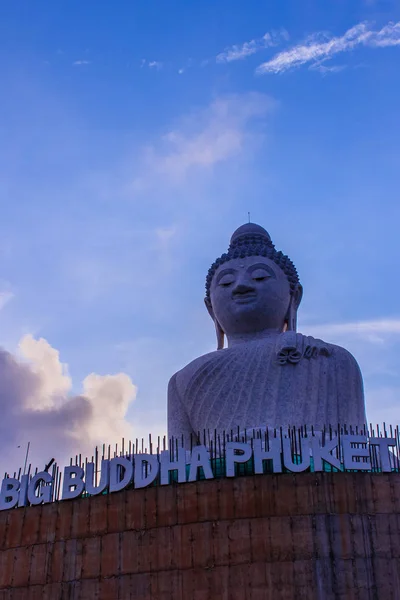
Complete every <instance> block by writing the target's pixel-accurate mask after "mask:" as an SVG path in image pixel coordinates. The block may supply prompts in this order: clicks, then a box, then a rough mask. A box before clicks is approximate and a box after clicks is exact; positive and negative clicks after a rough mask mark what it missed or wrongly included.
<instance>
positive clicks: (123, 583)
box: [0, 473, 400, 600]
mask: <svg viewBox="0 0 400 600" xmlns="http://www.w3.org/2000/svg"><path fill="white" fill-rule="evenodd" d="M399 512H400V475H399V474H373V475H371V474H363V473H343V474H340V473H336V474H330V473H318V474H314V473H307V474H298V475H288V474H283V475H258V476H250V477H242V478H236V479H222V480H213V481H203V482H197V483H188V484H179V485H173V486H167V487H153V488H147V489H143V490H136V491H135V490H131V491H125V492H119V493H115V494H111V495H109V496H101V497H95V498H88V499H79V500H75V501H64V502H58V503H55V504H49V505H46V506H43V507H31V508H19V509H14V510H10V511H6V512H2V513H0V600H17V599H18V600H23V599H29V600H39V599H40V600H57V599H61V598H62V599H68V600H78V599H79V600H91V599H92V598H93V599H102V600H105V599H110V600H116V599H122V600H125V599H129V598H137V599H139V598H140V600H149V599H153V600H156V599H157V600H161V599H162V600H164V599H165V600H167V599H168V600H171V599H172V600H175V599H176V600H180V599H184V600H211V599H214V598H215V599H217V598H218V599H222V600H239V599H240V600H250V599H251V600H261V599H262V600H267V599H269V598H271V599H272V598H274V599H277V598H279V599H286V598H287V599H289V598H290V599H292V598H296V600H300V599H303V598H304V599H307V600H312V599H314V598H315V599H317V598H318V599H321V600H322V599H323V600H326V599H330V598H343V599H346V600H351V599H353V598H357V599H359V600H368V599H369V598H371V599H375V598H378V599H382V600H390V599H396V600H398V599H400V515H399Z"/></svg>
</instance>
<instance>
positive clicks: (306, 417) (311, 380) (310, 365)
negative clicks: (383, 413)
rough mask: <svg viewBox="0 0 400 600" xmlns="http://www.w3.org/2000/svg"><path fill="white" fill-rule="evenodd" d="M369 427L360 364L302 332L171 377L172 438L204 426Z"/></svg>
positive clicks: (212, 358) (220, 354)
mask: <svg viewBox="0 0 400 600" xmlns="http://www.w3.org/2000/svg"><path fill="white" fill-rule="evenodd" d="M338 423H340V424H347V425H352V426H360V427H362V426H363V425H364V424H365V423H366V416H365V405H364V393H363V383H362V377H361V373H360V369H359V366H358V364H357V362H356V360H355V359H354V357H353V356H352V355H351V354H350V353H349V352H348V351H347V350H345V349H344V348H341V347H339V346H335V345H333V344H327V343H325V342H323V341H321V340H317V339H314V338H312V337H308V336H304V335H302V334H299V333H294V332H286V333H282V334H279V335H277V336H276V337H274V338H272V339H270V338H266V339H262V340H259V341H252V342H249V343H242V344H238V345H236V346H233V347H231V348H227V349H223V350H218V351H216V352H211V353H209V354H205V355H204V356H201V357H199V358H197V359H195V360H194V361H192V362H191V363H189V364H188V365H187V366H186V367H184V368H183V369H182V370H181V371H178V373H175V375H173V377H172V378H171V380H170V383H169V387H168V433H169V437H172V436H173V437H175V438H176V437H177V438H181V437H182V436H183V437H184V440H185V445H187V444H188V440H189V438H190V434H191V433H197V432H199V431H203V430H204V429H206V430H207V429H210V430H214V429H216V430H217V432H223V431H226V432H228V431H230V430H235V429H237V427H238V426H239V427H240V429H241V430H242V429H245V428H246V429H250V428H253V427H255V428H258V427H262V428H264V427H272V428H274V427H281V426H282V427H288V426H293V425H295V426H303V425H307V426H311V425H312V426H314V427H315V428H316V429H322V428H323V427H324V426H329V425H332V426H334V427H336V426H337V424H338Z"/></svg>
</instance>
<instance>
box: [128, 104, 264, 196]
mask: <svg viewBox="0 0 400 600" xmlns="http://www.w3.org/2000/svg"><path fill="white" fill-rule="evenodd" d="M274 105H275V103H274V101H273V100H272V99H271V98H270V97H269V96H266V95H264V94H259V93H248V94H232V95H227V96H221V97H219V98H217V99H216V100H214V101H213V102H212V103H211V104H210V106H208V107H207V108H206V109H203V110H198V111H194V112H193V113H192V114H190V115H188V116H186V117H185V118H184V119H182V121H181V122H180V123H179V125H178V127H177V128H175V129H173V130H171V131H169V132H168V133H166V134H165V135H164V136H163V138H162V140H161V143H159V144H156V145H152V146H148V147H147V148H146V150H145V152H144V160H145V165H144V167H143V169H142V170H143V171H144V172H145V173H146V174H145V176H141V177H140V178H137V179H136V180H135V181H134V187H135V188H136V189H142V188H143V185H144V186H146V184H148V183H151V182H154V177H155V176H156V175H158V176H161V177H164V178H166V179H169V180H171V181H173V182H177V181H182V179H183V178H184V177H185V176H186V175H187V173H188V172H189V171H191V170H193V169H203V170H207V169H212V168H213V167H214V166H215V165H217V164H218V163H222V162H224V161H226V160H228V159H231V158H234V157H237V156H238V155H240V154H241V153H243V151H244V149H245V147H246V148H248V142H250V140H253V141H254V140H255V138H256V137H257V135H258V136H259V134H253V133H252V132H251V122H252V121H253V120H254V119H257V118H262V117H265V116H266V115H267V114H268V113H269V112H270V111H271V110H272V109H273V108H274Z"/></svg>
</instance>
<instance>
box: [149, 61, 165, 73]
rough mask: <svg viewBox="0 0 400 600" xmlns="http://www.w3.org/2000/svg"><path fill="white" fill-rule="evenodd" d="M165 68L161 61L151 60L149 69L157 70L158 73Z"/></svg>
mask: <svg viewBox="0 0 400 600" xmlns="http://www.w3.org/2000/svg"><path fill="white" fill-rule="evenodd" d="M162 68H163V63H162V62H160V61H159V60H151V61H150V62H149V69H157V70H158V71H159V70H160V69H162Z"/></svg>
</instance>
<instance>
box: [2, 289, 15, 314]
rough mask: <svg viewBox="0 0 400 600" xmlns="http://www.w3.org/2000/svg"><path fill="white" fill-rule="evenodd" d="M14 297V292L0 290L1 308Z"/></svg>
mask: <svg viewBox="0 0 400 600" xmlns="http://www.w3.org/2000/svg"><path fill="white" fill-rule="evenodd" d="M13 297H14V294H13V293H12V292H0V310H1V309H2V308H4V307H5V305H6V304H8V303H9V302H10V300H12V299H13Z"/></svg>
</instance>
